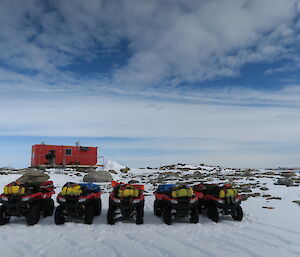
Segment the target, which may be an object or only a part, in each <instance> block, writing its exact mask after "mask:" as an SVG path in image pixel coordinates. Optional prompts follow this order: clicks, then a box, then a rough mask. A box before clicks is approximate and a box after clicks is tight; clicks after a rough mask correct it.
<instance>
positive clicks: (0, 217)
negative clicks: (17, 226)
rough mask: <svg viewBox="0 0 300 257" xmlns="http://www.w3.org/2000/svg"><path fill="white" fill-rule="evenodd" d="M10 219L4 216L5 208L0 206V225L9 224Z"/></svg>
mask: <svg viewBox="0 0 300 257" xmlns="http://www.w3.org/2000/svg"><path fill="white" fill-rule="evenodd" d="M9 220H10V217H9V216H6V208H5V207H4V206H0V225H5V224H7V223H8V222H9Z"/></svg>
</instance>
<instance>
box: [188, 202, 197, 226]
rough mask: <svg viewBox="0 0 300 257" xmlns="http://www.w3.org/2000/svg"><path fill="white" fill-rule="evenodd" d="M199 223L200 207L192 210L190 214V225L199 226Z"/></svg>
mask: <svg viewBox="0 0 300 257" xmlns="http://www.w3.org/2000/svg"><path fill="white" fill-rule="evenodd" d="M198 222H199V210H198V206H196V207H194V208H192V209H191V213H190V223H194V224H197V223H198Z"/></svg>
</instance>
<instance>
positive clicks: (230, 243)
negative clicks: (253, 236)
mask: <svg viewBox="0 0 300 257" xmlns="http://www.w3.org/2000/svg"><path fill="white" fill-rule="evenodd" d="M161 234H165V233H161ZM229 234H230V233H229ZM229 234H226V235H222V234H219V235H220V236H218V237H214V239H208V238H204V237H201V238H197V239H195V238H194V240H197V241H200V245H201V243H202V242H201V241H206V242H207V243H210V244H213V245H214V244H216V242H217V245H218V246H222V248H223V249H225V248H227V249H228V250H229V251H232V250H236V249H238V250H239V251H240V252H241V253H243V254H245V253H246V254H247V255H248V256H250V257H263V256H262V255H259V254H257V253H256V252H254V251H252V250H250V249H248V248H246V247H244V246H241V245H239V244H237V243H234V241H235V240H236V238H234V239H232V240H224V239H223V238H227V239H228V235H229ZM203 236H205V232H203ZM172 238H173V239H175V240H177V241H178V238H177V237H175V236H172ZM184 244H186V245H189V246H190V247H194V248H197V249H199V250H200V251H206V252H205V254H207V255H208V254H210V255H208V256H219V255H215V254H214V253H212V252H207V250H205V249H204V248H201V247H199V244H197V246H196V245H194V244H192V243H191V242H190V241H184Z"/></svg>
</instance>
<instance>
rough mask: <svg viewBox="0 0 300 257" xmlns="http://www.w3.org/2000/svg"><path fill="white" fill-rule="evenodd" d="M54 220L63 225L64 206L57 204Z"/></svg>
mask: <svg viewBox="0 0 300 257" xmlns="http://www.w3.org/2000/svg"><path fill="white" fill-rule="evenodd" d="M54 221H55V224H56V225H62V224H64V223H65V214H64V207H62V206H61V205H59V206H57V207H56V209H55V213H54Z"/></svg>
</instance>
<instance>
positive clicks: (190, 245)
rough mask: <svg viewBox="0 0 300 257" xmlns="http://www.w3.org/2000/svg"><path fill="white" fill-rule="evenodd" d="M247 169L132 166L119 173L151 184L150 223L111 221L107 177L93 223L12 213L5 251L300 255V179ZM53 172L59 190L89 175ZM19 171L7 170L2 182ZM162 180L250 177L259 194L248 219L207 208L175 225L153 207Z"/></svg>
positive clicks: (0, 248)
mask: <svg viewBox="0 0 300 257" xmlns="http://www.w3.org/2000/svg"><path fill="white" fill-rule="evenodd" d="M110 168H111V169H112V168H113V165H111V167H110ZM243 172H244V173H243ZM293 172H295V176H292V177H293V178H294V179H295V181H299V180H298V179H299V178H300V176H299V172H297V171H293ZM243 174H246V172H245V171H239V170H231V169H223V168H219V167H208V166H199V165H198V166H195V165H182V166H176V167H168V168H166V169H165V170H157V169H133V170H130V171H129V173H127V174H122V173H118V174H113V175H114V176H115V178H116V179H119V180H123V181H129V180H131V179H135V180H138V181H140V182H142V183H145V184H146V202H145V224H144V225H139V226H138V225H135V223H134V222H130V221H127V222H118V223H116V225H114V226H111V225H107V224H106V212H107V208H108V192H109V191H110V185H109V183H103V184H101V185H102V187H103V191H104V193H103V195H102V203H103V209H102V215H101V216H99V217H95V219H94V223H93V225H85V224H83V223H80V222H67V223H66V224H65V225H63V226H56V225H55V224H54V219H53V217H48V218H42V219H41V220H40V222H39V224H37V225H35V226H33V227H29V226H27V225H26V222H25V219H24V218H12V219H11V222H10V223H9V224H7V225H5V226H2V227H0V253H1V256H11V257H19V256H22V257H32V256H39V257H42V256H45V257H54V256H55V257H58V256H76V257H77V256H84V257H89V256H91V257H93V256H97V257H99V256H103V257H110V256H115V257H121V256H123V257H127V256H131V257H135V256H138V257H141V256H146V257H151V256H155V257H158V256H197V257H201V256H205V257H206V256H208V257H219V256H225V257H226V256H231V257H235V256H236V257H241V256H251V257H267V256H272V257H277V256H278V257H285V256H288V257H290V256H291V257H292V256H295V257H296V256H297V257H298V256H300V244H299V242H300V222H299V218H300V206H299V205H298V204H296V203H294V202H292V201H293V200H300V187H286V186H277V185H274V182H275V181H276V180H277V178H279V177H281V176H282V174H283V173H281V171H272V174H271V175H270V173H268V172H266V171H265V170H261V171H250V172H248V173H247V176H245V175H243ZM49 175H50V176H51V180H53V181H54V183H55V185H56V187H57V188H56V192H57V193H58V192H59V191H60V189H61V187H62V185H63V184H64V183H65V182H66V181H74V182H77V181H78V182H81V181H82V176H81V175H78V174H77V175H76V173H75V172H72V171H71V172H68V171H57V170H52V171H49ZM19 176H20V174H7V175H1V176H0V190H2V188H3V186H4V185H5V184H7V183H9V182H11V181H13V180H15V179H17V178H18V177H19ZM160 181H162V182H186V181H188V182H191V183H192V182H195V183H196V182H201V181H202V182H206V181H208V182H209V183H212V182H221V183H226V182H231V183H235V184H236V186H237V187H240V188H244V189H243V190H244V191H247V190H245V185H247V186H248V189H249V187H250V190H251V192H248V194H252V196H250V197H249V198H248V200H247V201H244V202H242V207H243V210H244V214H245V216H244V219H243V220H242V221H241V222H236V221H233V220H232V219H231V218H230V217H223V218H222V219H221V221H220V222H219V223H214V222H212V221H210V220H209V219H208V218H207V217H205V216H204V215H200V220H199V224H190V223H188V222H187V221H186V220H184V219H183V220H175V221H174V222H173V224H172V225H171V226H167V225H165V224H163V222H162V220H161V219H160V218H158V217H156V216H154V215H153V201H154V197H153V195H152V192H153V190H154V188H155V187H156V184H157V183H159V182H160ZM297 185H299V183H297ZM248 191H249V190H248ZM255 193H259V194H260V196H258V194H255ZM245 194H247V193H245ZM268 195H269V196H268ZM272 197H280V198H281V200H279V198H277V199H272ZM262 207H268V208H273V209H268V208H262Z"/></svg>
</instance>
